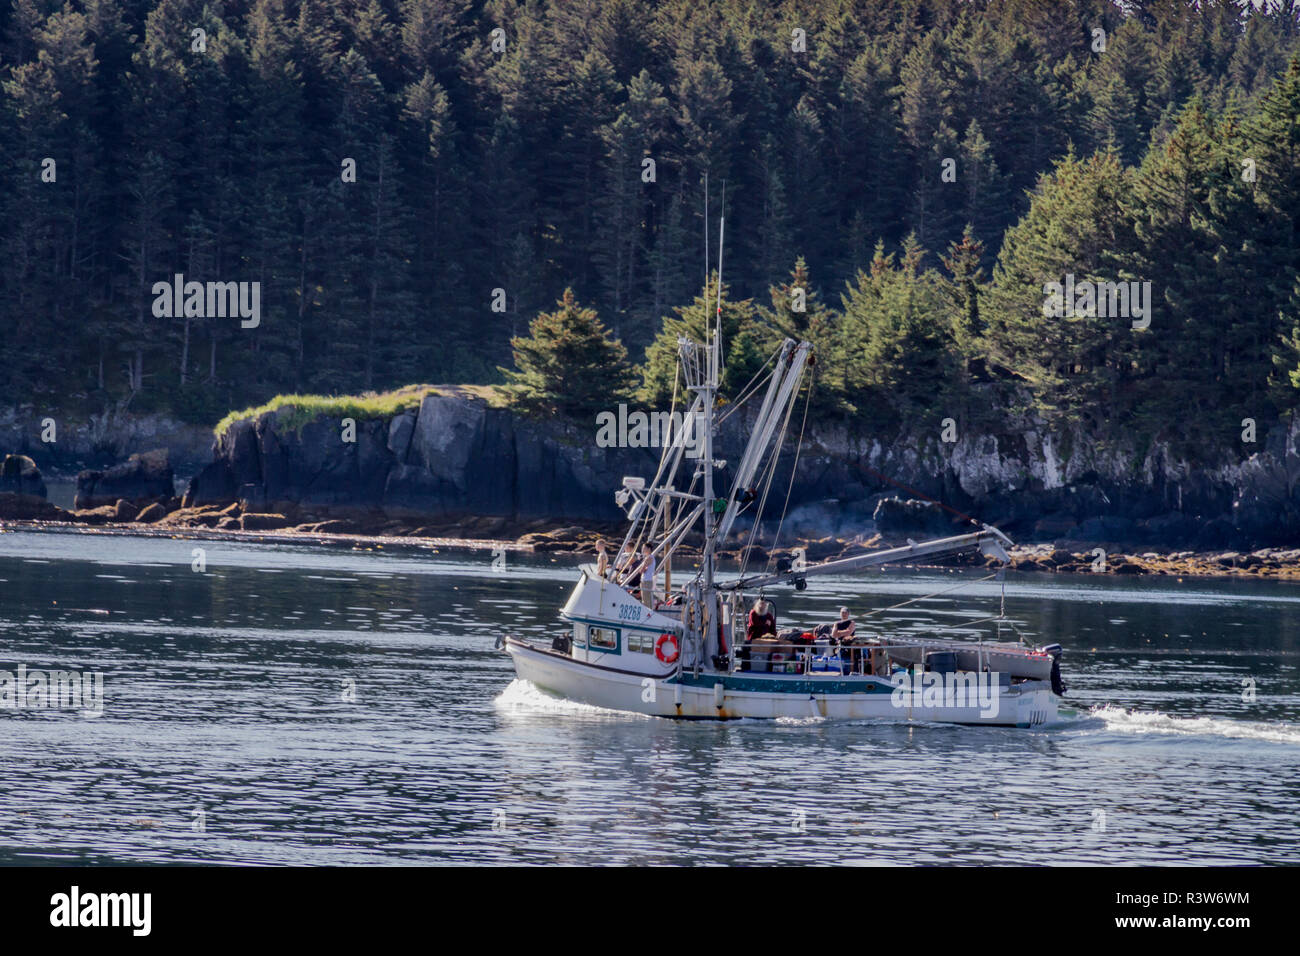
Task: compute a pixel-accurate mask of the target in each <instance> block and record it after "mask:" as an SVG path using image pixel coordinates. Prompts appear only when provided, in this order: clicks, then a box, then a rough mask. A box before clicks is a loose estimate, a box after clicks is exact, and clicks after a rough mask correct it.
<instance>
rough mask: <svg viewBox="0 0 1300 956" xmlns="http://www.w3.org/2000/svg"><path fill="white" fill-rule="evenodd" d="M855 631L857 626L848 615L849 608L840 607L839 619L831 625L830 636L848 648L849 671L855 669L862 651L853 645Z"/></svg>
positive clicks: (842, 646) (841, 645)
mask: <svg viewBox="0 0 1300 956" xmlns="http://www.w3.org/2000/svg"><path fill="white" fill-rule="evenodd" d="M857 632H858V626H857V625H856V624H855V623H854V622H853V618H851V617H849V609H848V608H846V607H842V608H840V619H839V620H838V621H836V622H835V624H834V625H833V626H832V627H831V638H832V639H833V640H834V641H835V642H836V643H837V644H839V646H840V647H841V648H845V647H847V648H849V659H850V661H851V667H850V670H851V671H856V670H857V668H858V659H859V656H860V655H861V653H862V652H861V651H860V650H858V649H857V648H855V647H854V646H853V645H854V643H855V637H856V635H857Z"/></svg>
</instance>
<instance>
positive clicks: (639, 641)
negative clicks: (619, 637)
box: [627, 631, 655, 654]
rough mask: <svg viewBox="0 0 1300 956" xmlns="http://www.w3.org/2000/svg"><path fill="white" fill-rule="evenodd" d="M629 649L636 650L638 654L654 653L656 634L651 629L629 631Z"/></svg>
mask: <svg viewBox="0 0 1300 956" xmlns="http://www.w3.org/2000/svg"><path fill="white" fill-rule="evenodd" d="M627 649H628V650H629V651H635V652H636V653H638V654H653V653H654V650H655V635H654V634H651V633H650V632H649V631H629V632H628V635H627Z"/></svg>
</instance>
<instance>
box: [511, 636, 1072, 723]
mask: <svg viewBox="0 0 1300 956" xmlns="http://www.w3.org/2000/svg"><path fill="white" fill-rule="evenodd" d="M506 651H507V652H508V653H509V654H510V656H511V658H512V659H513V660H514V665H515V672H516V674H518V676H519V678H520V679H521V680H526V681H529V682H531V683H532V684H533V685H534V686H536V687H537V688H539V689H540V690H542V691H545V692H548V693H551V694H554V695H556V696H559V697H564V698H567V699H569V700H574V701H579V702H581V703H584V704H590V705H592V706H595V707H604V708H607V709H609V710H620V711H629V712H632V713H638V714H646V715H649V716H656V717H674V718H685V719H696V720H735V719H739V718H759V719H775V718H778V717H792V718H809V717H819V718H826V719H832V720H881V721H907V720H916V721H937V722H941V723H957V724H983V725H989V726H999V727H1035V726H1040V725H1042V724H1046V723H1051V722H1053V721H1055V720H1056V719H1057V711H1058V705H1059V703H1060V698H1059V697H1057V695H1056V694H1054V693H1052V690H1051V686H1050V685H1049V684H1048V683H1047V682H1045V681H1026V682H1024V683H1020V684H1013V685H1012V686H1011V687H1010V688H997V687H996V686H995V687H994V688H993V689H992V693H990V694H986V695H985V696H984V697H983V698H981V699H979V700H975V699H973V695H969V696H972V699H970V700H964V699H962V698H961V697H960V696H959V697H954V695H952V694H951V693H950V694H948V695H947V697H946V699H945V697H944V694H943V693H942V691H941V690H935V692H933V693H927V692H924V691H921V692H918V693H908V692H906V691H905V690H904V689H902V688H901V687H900V681H899V679H897V678H895V679H893V680H889V679H885V678H881V677H864V676H841V675H838V674H816V673H813V674H800V675H794V674H759V673H728V674H722V673H701V674H700V675H698V676H692V675H691V674H690V673H689V672H686V673H684V674H682V675H681V677H680V678H679V677H678V676H677V675H676V674H675V673H673V672H672V671H668V672H667V673H665V674H663V675H662V676H647V675H646V674H639V673H634V672H632V671H626V670H619V669H617V668H613V667H604V666H601V665H597V664H589V663H586V662H585V661H579V660H574V659H573V658H572V657H569V656H567V655H564V654H560V653H558V652H555V651H551V650H543V649H541V648H538V647H534V646H532V645H530V644H527V643H525V642H523V641H519V640H516V639H514V638H509V639H507V640H506Z"/></svg>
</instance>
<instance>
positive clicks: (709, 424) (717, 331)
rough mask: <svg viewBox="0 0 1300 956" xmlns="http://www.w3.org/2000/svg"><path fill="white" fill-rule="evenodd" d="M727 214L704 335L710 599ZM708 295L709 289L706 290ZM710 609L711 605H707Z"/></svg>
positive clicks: (709, 591) (722, 221) (706, 543)
mask: <svg viewBox="0 0 1300 956" xmlns="http://www.w3.org/2000/svg"><path fill="white" fill-rule="evenodd" d="M726 225H727V217H726V215H725V214H724V215H723V216H722V217H721V218H720V219H719V220H718V304H717V323H716V325H715V327H714V328H713V330H712V332H713V334H712V335H710V334H709V329H708V326H707V325H706V326H705V338H706V341H708V344H709V353H708V361H707V363H706V367H707V368H708V374H707V377H706V380H705V383H704V390H703V391H704V416H705V417H704V422H705V429H704V593H705V596H706V598H708V599H709V600H710V602H711V600H712V599H711V597H710V596H711V595H712V594H713V552H714V541H713V528H714V525H715V523H716V519H715V516H714V514H713V497H714V495H713V412H714V408H715V406H716V404H717V401H716V398H717V391H718V386H719V381H720V378H721V375H720V371H721V368H722V240H723V237H724V235H725V231H726ZM705 294H706V295H707V291H706V293H705ZM708 606H709V607H710V608H711V607H712V604H711V603H710V604H709V605H708Z"/></svg>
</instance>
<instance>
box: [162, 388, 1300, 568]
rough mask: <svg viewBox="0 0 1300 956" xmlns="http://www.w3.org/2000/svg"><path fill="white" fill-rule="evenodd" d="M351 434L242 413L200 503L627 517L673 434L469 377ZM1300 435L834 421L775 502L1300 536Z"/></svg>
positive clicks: (1152, 540)
mask: <svg viewBox="0 0 1300 956" xmlns="http://www.w3.org/2000/svg"><path fill="white" fill-rule="evenodd" d="M343 435H344V431H343V429H342V428H341V423H340V422H338V421H332V420H330V421H327V420H317V421H314V422H310V423H308V424H306V425H305V426H302V427H301V428H298V429H290V428H286V427H284V426H282V424H281V419H280V413H279V412H268V413H266V414H264V415H261V416H260V417H258V418H257V419H255V420H243V421H240V422H236V423H235V424H234V425H233V426H232V427H231V428H230V429H229V430H228V431H227V432H226V433H225V434H224V435H222V437H221V438H220V440H219V441H218V443H217V445H216V447H215V456H214V459H213V461H212V462H211V463H210V464H209V465H208V466H206V467H205V468H203V469H202V470H201V471H200V472H199V473H198V474H197V475H196V476H195V478H194V479H193V480H192V481H191V482H190V486H189V489H188V491H187V492H186V495H185V501H184V505H185V506H186V507H187V508H193V507H200V508H201V507H204V506H209V505H222V504H227V503H231V502H239V503H240V505H241V508H242V510H243V511H244V512H245V513H252V514H267V515H289V516H293V518H294V520H303V521H311V522H322V521H330V520H341V521H347V522H352V523H353V525H354V526H357V527H361V528H366V529H369V528H374V527H376V526H378V525H380V524H383V523H385V522H394V521H401V522H406V523H407V524H420V523H426V522H427V523H430V524H439V523H440V524H442V525H444V526H445V524H446V523H447V522H449V521H451V520H454V519H457V518H465V519H467V520H469V519H471V518H472V519H473V520H478V521H483V520H498V519H499V520H505V521H508V522H511V523H513V524H516V525H517V524H519V523H521V522H527V521H529V520H531V519H548V520H550V521H552V522H564V521H581V522H587V523H604V522H614V521H619V520H620V519H621V513H620V511H619V509H618V508H617V506H616V505H615V504H614V500H613V492H614V491H615V490H616V489H617V488H618V487H619V485H620V483H621V480H622V477H623V476H624V475H638V476H643V477H646V478H647V479H648V478H650V477H651V476H653V474H654V472H655V469H656V467H657V465H658V460H659V450H658V449H657V448H636V449H633V448H600V447H598V446H597V445H596V442H595V435H596V427H595V424H594V422H593V423H592V425H591V426H590V427H589V428H585V429H584V428H583V427H581V426H580V425H575V424H572V423H565V422H560V421H554V420H542V421H539V420H536V419H532V418H528V417H525V416H522V415H520V414H518V413H516V412H513V411H511V410H508V409H503V408H496V407H492V406H491V405H489V403H488V402H487V401H485V400H484V399H482V398H480V397H477V396H475V395H473V394H471V393H469V392H466V391H461V390H456V389H442V390H441V391H440V393H435V394H430V395H428V396H426V397H425V398H424V399H423V401H422V403H421V404H420V406H419V408H418V409H414V410H409V411H405V412H402V413H400V414H398V415H396V416H393V417H391V418H389V419H375V420H370V421H358V422H357V423H356V432H355V441H353V442H346V441H344V440H343ZM747 436H748V428H747V422H746V421H745V420H744V415H743V413H742V414H737V415H734V416H732V417H731V418H730V419H729V420H728V421H727V422H726V424H725V426H724V427H723V429H722V430H721V432H720V434H719V436H718V441H717V444H716V448H715V453H716V455H717V457H718V458H725V459H727V460H728V461H731V462H735V461H736V460H738V459H739V456H740V451H741V448H742V446H743V442H744V440H745V438H746V437H747ZM1298 444H1300V422H1297V423H1293V424H1292V425H1291V426H1290V427H1285V426H1281V427H1277V428H1275V429H1273V431H1272V433H1271V434H1270V436H1269V439H1268V443H1267V445H1266V446H1265V447H1263V448H1261V449H1260V451H1259V452H1257V453H1256V454H1253V455H1251V456H1250V457H1248V458H1246V459H1244V460H1231V459H1224V460H1223V461H1220V462H1218V463H1217V464H1210V465H1207V464H1199V465H1193V464H1190V463H1187V462H1185V461H1181V460H1178V459H1177V458H1175V457H1174V456H1172V455H1171V454H1170V452H1169V451H1168V449H1167V448H1166V447H1164V446H1162V445H1160V444H1154V445H1152V446H1150V447H1148V448H1145V449H1142V450H1140V452H1139V450H1137V449H1125V448H1117V447H1114V446H1107V447H1104V448H1103V447H1099V446H1097V445H1095V444H1090V443H1089V442H1087V441H1084V440H1083V439H1081V438H1080V437H1079V436H1061V435H1051V434H1048V433H1046V432H1045V431H1043V428H1042V425H1041V423H1037V422H1034V421H1029V420H1026V421H1022V422H1020V423H1018V424H1013V425H1009V426H1008V427H1007V429H1006V431H1005V432H1004V433H1001V434H972V435H968V436H963V437H962V438H961V439H960V440H958V441H956V442H943V441H941V440H940V436H939V435H937V434H936V435H935V436H933V438H932V439H918V438H917V437H916V436H915V435H905V436H900V437H898V438H896V439H894V440H892V441H890V442H885V441H883V440H882V439H881V438H879V437H874V438H873V437H864V436H862V435H860V434H853V433H850V432H848V431H847V430H846V429H845V428H827V429H823V430H821V431H819V432H817V433H815V434H812V435H810V436H805V442H804V447H803V451H802V453H801V455H800V457H799V464H798V471H797V473H796V474H795V475H794V476H793V478H792V477H791V475H790V470H789V468H790V461H791V459H792V457H793V456H792V455H790V454H788V453H787V454H786V455H785V456H784V457H783V459H782V462H781V464H780V466H779V467H778V469H777V472H776V476H775V479H774V482H773V485H772V488H773V491H772V495H773V497H772V499H771V501H769V507H768V511H769V512H772V511H774V510H776V505H775V502H778V501H781V500H783V499H784V497H785V493H786V492H787V490H788V492H789V501H790V513H789V515H788V518H787V523H786V525H785V529H786V531H787V532H788V533H789V534H792V535H796V536H801V537H805V538H817V537H823V536H827V535H835V536H838V537H842V538H855V537H860V536H861V535H863V534H870V533H874V532H876V531H878V530H879V531H882V532H885V533H891V534H911V533H914V534H917V535H922V534H942V533H951V532H958V531H961V530H964V529H966V528H968V527H969V524H968V523H967V522H966V521H965V520H963V519H962V518H961V516H960V515H959V514H957V513H956V512H961V513H964V514H969V515H974V516H978V518H979V519H980V520H981V521H986V522H989V523H991V524H996V525H998V526H999V527H1002V528H1004V529H1005V530H1007V531H1008V533H1010V534H1012V535H1013V536H1015V537H1017V538H1019V539H1023V540H1041V541H1059V542H1061V543H1062V544H1064V543H1066V542H1079V543H1082V542H1090V543H1095V542H1105V543H1114V544H1116V545H1135V544H1136V545H1149V546H1157V547H1182V546H1186V547H1196V548H1199V549H1207V548H1211V549H1212V548H1220V549H1221V548H1224V547H1226V546H1228V545H1230V544H1231V545H1233V546H1236V547H1242V548H1247V549H1249V548H1254V547H1261V546H1277V545H1281V544H1285V543H1288V542H1294V541H1296V540H1297V539H1300V455H1298V454H1297V445H1298ZM1065 449H1070V450H1069V451H1066V450H1065ZM886 476H888V478H886ZM724 480H725V473H724ZM926 499H936V500H939V501H942V502H944V504H945V505H948V506H950V508H949V509H941V508H939V507H937V506H935V505H933V504H931V503H930V502H929V501H927V500H926ZM256 520H257V519H254V521H256ZM739 527H742V528H743V523H742V524H741V525H740V526H739Z"/></svg>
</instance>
